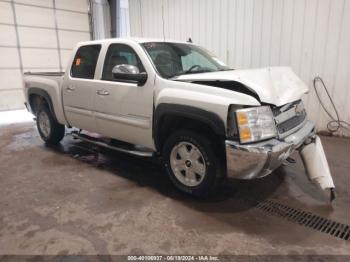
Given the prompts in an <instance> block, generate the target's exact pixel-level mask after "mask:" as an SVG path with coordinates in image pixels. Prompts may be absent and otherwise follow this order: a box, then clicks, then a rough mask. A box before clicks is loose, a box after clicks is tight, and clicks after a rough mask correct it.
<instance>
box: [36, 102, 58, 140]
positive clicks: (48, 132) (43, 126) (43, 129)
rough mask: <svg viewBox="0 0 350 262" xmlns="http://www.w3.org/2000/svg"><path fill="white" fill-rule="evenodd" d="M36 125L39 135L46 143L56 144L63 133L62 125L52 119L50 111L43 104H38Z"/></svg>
mask: <svg viewBox="0 0 350 262" xmlns="http://www.w3.org/2000/svg"><path fill="white" fill-rule="evenodd" d="M36 125H37V127H38V131H39V134H40V137H41V138H42V139H43V140H44V141H45V143H47V144H58V143H59V142H60V141H61V140H62V139H63V137H64V135H65V128H64V125H61V124H60V123H58V122H57V121H56V120H55V119H54V117H53V116H52V113H51V111H50V110H49V109H48V108H47V107H46V106H45V105H42V106H40V107H39V109H38V111H37V114H36Z"/></svg>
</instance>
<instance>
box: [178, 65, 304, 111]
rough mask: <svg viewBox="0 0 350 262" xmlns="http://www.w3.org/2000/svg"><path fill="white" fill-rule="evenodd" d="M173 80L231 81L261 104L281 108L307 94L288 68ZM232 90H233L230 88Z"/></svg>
mask: <svg viewBox="0 0 350 262" xmlns="http://www.w3.org/2000/svg"><path fill="white" fill-rule="evenodd" d="M173 80H176V81H185V82H197V81H198V82H199V83H200V82H201V81H205V83H206V85H210V82H211V81H212V82H216V84H215V85H213V86H216V87H219V86H218V84H217V82H218V81H223V82H228V81H232V82H233V85H232V86H234V82H239V83H241V84H243V85H244V86H245V87H247V88H248V89H250V90H251V91H253V92H255V93H256V94H257V96H258V97H259V99H260V101H261V102H264V103H269V104H273V105H276V106H281V105H284V104H287V103H290V102H293V101H296V100H298V99H301V97H302V95H303V94H305V93H307V92H308V87H307V86H306V84H305V83H304V82H303V81H302V80H301V79H300V78H299V77H298V76H297V75H296V74H295V73H294V72H293V71H292V69H291V68H289V67H269V68H261V69H248V70H232V71H219V72H209V73H198V74H187V75H181V76H178V77H176V78H174V79H173ZM230 90H233V91H235V90H234V88H230Z"/></svg>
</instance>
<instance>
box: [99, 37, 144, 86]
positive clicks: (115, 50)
mask: <svg viewBox="0 0 350 262" xmlns="http://www.w3.org/2000/svg"><path fill="white" fill-rule="evenodd" d="M122 64H126V65H134V66H137V67H138V69H139V70H140V72H145V69H144V67H143V65H142V63H141V60H140V58H139V57H138V55H137V54H136V52H135V51H134V50H133V49H132V48H131V47H130V46H128V45H124V44H112V45H110V46H109V47H108V50H107V54H106V58H105V62H104V66H103V72H102V80H108V81H115V79H114V78H113V75H112V69H113V67H115V66H116V65H122Z"/></svg>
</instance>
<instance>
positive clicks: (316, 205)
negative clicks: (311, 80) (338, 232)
mask: <svg viewBox="0 0 350 262" xmlns="http://www.w3.org/2000/svg"><path fill="white" fill-rule="evenodd" d="M322 141H323V143H324V147H325V150H326V153H327V157H328V160H329V162H330V168H331V170H332V172H333V175H334V180H335V184H336V186H337V200H336V202H334V203H333V206H331V205H329V203H328V196H327V195H324V194H323V193H322V192H320V190H318V189H317V188H316V187H314V186H313V185H312V184H311V183H310V182H309V181H308V180H307V178H306V176H305V175H304V170H303V168H302V165H301V164H300V160H299V159H298V158H297V160H298V162H297V164H294V165H290V166H287V167H282V168H280V169H279V170H277V171H276V172H274V173H273V174H272V175H270V176H268V177H266V178H263V179H260V180H255V181H230V182H229V183H228V184H227V185H226V186H223V187H222V188H220V190H219V192H218V194H217V195H216V196H214V197H213V198H211V199H210V200H207V201H199V200H195V199H193V198H191V197H188V196H185V195H183V194H182V193H179V192H178V191H177V190H176V189H175V188H174V187H173V186H172V184H171V183H170V181H169V180H168V178H167V177H166V175H165V174H164V172H163V170H162V169H161V167H160V166H159V164H158V163H157V162H156V161H151V160H143V159H139V158H135V157H130V156H126V155H121V154H116V153H113V152H104V153H99V154H98V157H97V155H96V153H94V151H93V148H92V146H90V145H87V144H84V143H81V142H79V141H77V140H72V139H71V138H70V137H66V138H65V139H64V140H63V142H62V144H61V146H58V147H46V146H44V144H43V142H42V141H41V140H40V138H39V136H38V134H37V131H36V127H35V125H34V123H26V124H10V125H3V126H0V255H1V254H27V255H28V254H30V255H34V254H133V255H135V254H212V255H217V254H225V255H228V254H293V255H296V254H300V255H305V254H336V255H340V254H350V241H345V240H342V239H338V238H335V237H332V236H330V235H328V234H325V233H321V232H319V231H316V230H313V229H309V228H307V227H304V226H302V225H299V224H297V223H294V222H291V221H288V220H286V219H283V218H280V217H277V216H272V215H269V214H267V213H265V212H263V211H261V210H258V209H256V208H254V206H253V205H251V204H249V203H250V202H247V201H243V200H244V199H254V200H255V201H257V202H260V201H264V200H266V199H269V200H272V201H275V202H278V203H281V204H284V205H288V206H290V207H294V208H298V209H301V210H305V211H309V212H313V213H315V214H318V215H321V216H323V217H327V218H331V219H333V220H335V221H337V222H341V223H349V222H350V211H349V205H350V193H349V190H348V189H349V187H350V177H349V169H350V161H349V160H350V157H349V156H350V140H349V139H341V138H331V137H323V138H322Z"/></svg>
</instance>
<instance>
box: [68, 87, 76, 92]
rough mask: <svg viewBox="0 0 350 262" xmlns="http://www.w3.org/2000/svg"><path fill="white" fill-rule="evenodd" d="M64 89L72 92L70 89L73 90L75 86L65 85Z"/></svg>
mask: <svg viewBox="0 0 350 262" xmlns="http://www.w3.org/2000/svg"><path fill="white" fill-rule="evenodd" d="M66 90H67V91H71V92H72V91H74V90H75V87H74V86H67V87H66Z"/></svg>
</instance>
